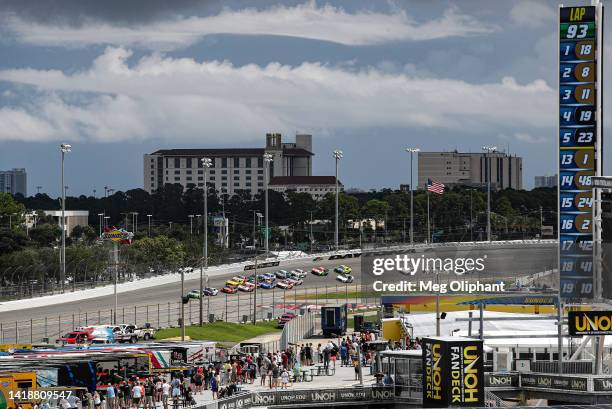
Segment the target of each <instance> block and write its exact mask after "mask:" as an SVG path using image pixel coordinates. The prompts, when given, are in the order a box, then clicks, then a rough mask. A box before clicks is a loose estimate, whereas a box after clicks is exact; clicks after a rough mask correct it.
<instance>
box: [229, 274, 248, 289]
mask: <svg viewBox="0 0 612 409" xmlns="http://www.w3.org/2000/svg"><path fill="white" fill-rule="evenodd" d="M245 281H246V277H245V276H234V277H232V278H230V279H229V280H227V281H226V282H225V285H229V286H232V287H238V286H239V285H241V284H244V283H245Z"/></svg>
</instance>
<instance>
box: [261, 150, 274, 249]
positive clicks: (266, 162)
mask: <svg viewBox="0 0 612 409" xmlns="http://www.w3.org/2000/svg"><path fill="white" fill-rule="evenodd" d="M263 158H264V165H265V167H266V169H265V171H264V172H265V175H264V178H265V184H266V191H265V196H266V211H265V214H266V233H265V235H266V236H265V237H266V241H265V243H266V257H267V256H268V254H269V250H270V248H269V237H268V235H269V233H268V224H269V223H268V185H269V183H270V162H272V161H273V160H274V155H272V154H271V153H264V155H263Z"/></svg>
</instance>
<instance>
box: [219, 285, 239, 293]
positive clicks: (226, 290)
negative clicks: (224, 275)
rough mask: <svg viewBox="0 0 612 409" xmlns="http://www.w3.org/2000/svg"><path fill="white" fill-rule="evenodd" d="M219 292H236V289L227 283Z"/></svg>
mask: <svg viewBox="0 0 612 409" xmlns="http://www.w3.org/2000/svg"><path fill="white" fill-rule="evenodd" d="M221 292H222V293H226V294H236V293H237V292H238V290H237V289H236V287H231V286H229V285H226V286H225V287H223V288H222V289H221Z"/></svg>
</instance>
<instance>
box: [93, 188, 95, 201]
mask: <svg viewBox="0 0 612 409" xmlns="http://www.w3.org/2000/svg"><path fill="white" fill-rule="evenodd" d="M93 197H94V199H95V198H96V189H94V190H93Z"/></svg>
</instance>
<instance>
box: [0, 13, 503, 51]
mask: <svg viewBox="0 0 612 409" xmlns="http://www.w3.org/2000/svg"><path fill="white" fill-rule="evenodd" d="M0 22H2V20H0ZM3 22H4V26H5V29H6V30H8V32H10V33H12V34H13V35H14V36H15V38H16V39H17V40H18V41H20V42H23V43H27V44H35V45H44V46H60V47H84V46H88V45H99V44H103V45H104V44H106V45H120V46H130V47H143V48H149V49H156V50H171V49H175V48H178V47H184V46H188V45H191V44H194V43H196V42H198V41H200V40H201V39H202V38H203V37H205V36H207V35H211V34H237V35H274V36H287V37H299V38H305V39H311V40H320V41H329V42H334V43H339V44H345V45H351V46H357V45H374V44H381V43H387V42H393V41H424V40H435V39H440V38H448V37H465V36H473V35H482V34H487V33H490V32H491V31H493V30H495V27H493V26H490V25H485V24H483V23H482V21H478V20H476V19H474V18H472V17H471V16H468V15H465V14H461V13H460V12H459V11H458V10H457V9H456V8H454V7H451V8H448V9H447V10H446V11H445V12H444V13H443V14H442V15H441V16H440V17H438V18H435V19H431V20H428V21H425V22H417V21H415V20H414V19H413V18H411V17H410V16H409V15H407V14H406V13H405V12H403V11H398V10H394V11H392V12H390V13H381V12H374V11H358V12H355V13H349V12H347V11H345V10H344V9H342V8H340V7H334V6H331V5H323V6H318V5H317V4H316V3H315V2H307V3H304V4H301V5H297V6H294V7H287V6H275V7H270V8H267V9H262V10H258V9H254V8H246V9H241V10H230V9H224V10H223V11H221V12H220V13H218V14H216V15H210V16H205V17H199V16H191V17H175V18H173V19H166V20H164V21H155V22H151V23H150V24H139V25H130V26H118V25H115V24H113V23H110V22H104V21H90V22H89V23H88V24H82V25H81V26H78V27H75V26H73V25H69V24H59V25H57V24H47V23H40V22H31V21H27V20H24V19H23V18H22V17H20V16H19V15H16V14H14V13H7V14H6V16H5V18H4V21H3Z"/></svg>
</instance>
